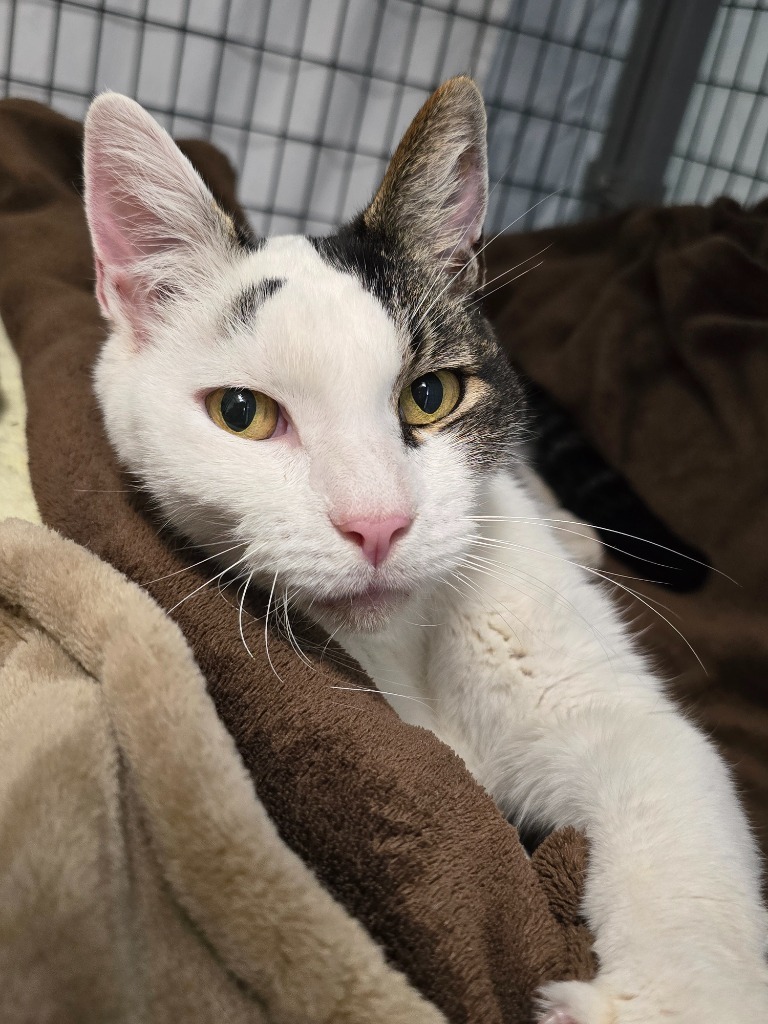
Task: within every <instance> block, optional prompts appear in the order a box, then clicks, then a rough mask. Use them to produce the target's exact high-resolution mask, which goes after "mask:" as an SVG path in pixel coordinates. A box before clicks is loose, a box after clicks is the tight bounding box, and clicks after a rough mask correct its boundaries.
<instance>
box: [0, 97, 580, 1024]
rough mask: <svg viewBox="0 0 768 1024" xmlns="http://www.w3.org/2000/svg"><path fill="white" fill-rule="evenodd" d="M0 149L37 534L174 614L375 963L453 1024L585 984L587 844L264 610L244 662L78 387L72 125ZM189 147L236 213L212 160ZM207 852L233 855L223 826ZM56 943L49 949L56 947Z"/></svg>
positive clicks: (5, 125)
mask: <svg viewBox="0 0 768 1024" xmlns="http://www.w3.org/2000/svg"><path fill="white" fill-rule="evenodd" d="M0 142H1V143H2V145H0V316H1V317H2V319H3V320H4V321H5V324H6V327H7V330H8V334H9V336H10V338H11V341H12V343H13V345H14V347H15V349H16V352H17V353H18V356H19V359H20V362H21V368H22V375H23V380H24V387H25V393H26V399H27V407H28V419H27V439H28V444H29V465H30V472H31V480H32V486H33V489H34V494H35V498H36V500H37V504H38V506H39V509H40V514H41V516H42V519H43V521H44V522H45V523H46V524H48V525H49V526H52V527H55V528H56V529H57V530H59V531H60V532H61V533H62V534H64V535H65V536H66V537H69V538H71V539H73V540H75V541H78V542H79V543H81V544H82V545H84V546H85V547H87V548H89V549H90V551H92V552H94V553H96V554H98V555H99V556H100V557H101V558H103V559H105V560H106V561H108V562H110V563H111V564H112V565H113V566H115V567H117V568H118V569H120V570H121V571H122V572H124V573H125V574H126V575H127V576H128V577H129V578H131V579H132V580H135V581H136V582H138V583H139V584H141V585H143V586H144V587H145V588H146V589H147V591H149V593H150V594H151V595H152V596H153V597H154V598H155V600H156V601H157V602H158V604H159V605H160V606H161V607H162V608H164V609H166V610H168V612H169V614H170V615H171V617H172V618H173V619H174V620H175V622H176V623H178V625H179V626H180V627H181V629H182V631H183V633H184V635H185V636H186V638H187V640H188V642H189V643H190V645H191V648H192V650H193V652H194V655H195V657H196V660H197V663H198V665H199V666H200V669H201V670H202V672H203V674H204V676H205V678H206V681H207V688H208V692H209V694H210V696H211V698H212V700H213V704H214V706H215V707H216V710H217V712H218V715H219V717H220V719H221V721H222V723H223V725H224V726H225V727H226V729H227V730H228V732H229V734H230V735H231V737H232V738H233V740H234V743H235V745H236V747H237V750H238V752H239V755H240V757H241V759H242V762H243V765H244V767H245V770H246V771H247V772H248V774H249V776H250V779H251V780H252V782H253V784H254V785H255V789H256V792H257V793H258V795H259V797H260V799H261V801H262V803H263V805H264V807H265V808H266V811H267V812H268V814H269V815H270V817H271V819H272V821H273V822H274V823H275V826H276V827H277V829H278V832H279V834H280V836H281V838H282V839H283V840H284V841H285V843H287V845H288V846H289V847H290V848H291V849H292V850H293V851H294V852H295V853H297V854H298V855H299V856H300V857H301V858H302V859H303V861H304V862H305V863H306V864H307V865H308V866H309V867H310V868H311V869H312V871H313V872H314V874H315V876H316V877H317V878H318V879H319V881H320V882H321V883H322V885H324V886H325V887H326V889H327V890H328V891H329V893H331V894H332V895H333V897H334V898H335V899H336V900H337V901H338V902H339V903H340V904H341V905H343V906H344V907H345V908H346V910H347V911H348V912H349V913H350V914H351V915H353V916H354V917H355V918H356V919H357V920H358V921H359V922H361V923H362V924H363V925H364V927H365V928H366V930H367V932H368V933H369V934H370V935H371V936H372V938H373V939H374V940H375V941H376V942H377V943H378V944H379V945H380V947H381V948H382V950H383V953H384V955H385V957H386V959H387V961H388V962H389V963H390V964H391V965H392V966H394V967H396V968H398V969H400V970H401V971H402V972H404V973H405V974H406V975H407V976H408V978H409V979H410V981H411V982H412V984H413V985H414V986H415V987H416V988H417V989H419V990H420V991H421V992H422V993H423V994H424V995H425V996H426V997H427V998H428V999H429V1000H430V1001H432V1002H433V1003H434V1004H435V1005H436V1006H438V1007H439V1008H440V1010H441V1011H442V1012H443V1013H444V1014H445V1016H446V1017H447V1018H448V1019H449V1020H450V1021H452V1022H455V1024H461V1022H465V1021H482V1022H483V1024H501V1022H507V1024H523V1022H525V1021H527V1020H529V1019H530V1013H531V1004H532V997H533V993H534V992H535V989H536V987H537V986H538V985H539V984H540V983H541V982H542V981H543V980H545V979H549V978H565V977H576V978H588V977H590V976H591V975H592V973H593V972H594V969H595V965H594V962H593V959H592V955H591V951H590V941H589V935H588V934H587V932H586V930H585V928H584V926H583V923H582V922H581V921H580V920H579V917H578V907H579V898H580V886H581V879H582V876H583V868H584V864H585V857H586V849H585V844H584V842H583V840H581V839H580V837H579V836H577V835H576V834H574V833H572V832H567V831H566V832H563V833H556V834H554V835H552V836H550V837H548V838H547V839H546V840H545V841H544V842H543V843H542V844H541V845H540V846H539V847H538V848H537V849H536V851H535V853H534V855H533V857H532V858H530V859H529V858H528V856H527V855H526V852H525V850H524V849H523V847H522V845H521V844H520V841H519V839H518V837H517V833H516V832H515V830H514V829H513V828H512V827H511V826H510V825H509V824H508V823H507V822H506V821H505V820H504V819H503V818H502V816H501V815H500V813H499V812H498V810H497V809H496V808H495V806H494V805H493V803H492V802H491V800H490V799H489V798H488V797H487V795H486V794H485V793H484V792H483V791H482V790H481V789H479V787H478V786H477V785H476V784H475V783H474V781H473V780H472V779H471V777H470V776H469V774H468V773H467V771H466V770H465V768H464V765H463V764H462V763H461V762H460V760H459V759H458V758H457V757H456V756H455V755H454V754H453V753H452V752H451V751H450V750H449V749H448V748H447V747H445V746H443V745H442V744H441V743H440V742H439V741H438V740H437V739H436V738H435V737H434V736H433V735H432V734H431V733H428V732H427V731H425V730H422V729H417V728H413V727H410V726H407V725H405V724H404V723H402V722H401V721H400V720H399V719H398V718H397V716H396V715H395V714H394V712H393V711H392V710H391V709H390V708H389V706H388V705H387V704H386V702H385V701H384V700H383V698H381V697H380V696H379V695H378V694H376V693H375V691H373V690H372V689H371V687H370V683H369V681H368V680H367V679H365V678H364V677H363V676H362V674H361V673H359V671H355V670H354V668H351V667H348V666H344V665H340V664H339V663H338V660H337V654H338V652H336V653H334V652H333V649H332V648H329V651H330V656H329V657H326V658H321V654H322V651H323V650H324V645H323V644H317V645H316V646H311V645H310V643H309V642H307V643H306V644H305V650H306V654H307V659H308V662H309V663H307V662H305V661H302V660H301V659H299V658H298V656H297V654H296V653H295V651H294V650H293V648H292V647H291V645H290V644H289V643H288V642H287V640H286V639H285V637H284V636H282V635H281V634H280V632H279V631H278V630H275V629H273V628H272V625H271V624H270V626H269V627H268V628H267V630H266V632H265V629H264V619H263V616H264V612H265V606H266V599H264V600H263V601H262V600H261V599H256V598H255V599H254V602H253V604H252V606H251V607H249V608H248V609H247V610H248V615H247V617H246V621H245V635H246V639H247V641H248V647H249V648H250V651H248V650H246V648H245V647H244V645H243V643H242V642H241V639H240V635H239V630H238V615H237V607H236V603H235V600H234V597H233V595H231V594H229V593H227V592H226V591H225V592H223V593H222V592H220V591H219V590H218V589H217V586H216V585H215V584H213V585H207V584H208V581H209V580H210V577H211V575H212V573H210V572H206V567H205V566H199V565H196V563H197V562H198V561H199V559H200V557H201V556H200V555H199V554H195V553H194V552H193V551H190V550H188V549H187V548H186V547H185V545H184V544H183V543H181V542H180V541H179V539H178V538H175V537H173V536H169V535H166V534H164V533H162V532H161V531H160V530H159V527H158V524H157V523H156V522H155V520H154V519H153V517H152V515H151V510H150V509H148V508H147V504H146V500H145V497H144V496H143V495H142V494H141V493H140V492H139V491H138V490H137V488H136V487H135V485H134V484H133V483H132V482H131V481H130V480H128V479H126V478H125V477H124V476H123V475H122V474H121V472H120V470H119V468H118V467H117V465H116V464H115V461H114V459H113V456H112V454H111V451H110V449H109V447H108V444H107V441H106V438H105V436H104V432H103V429H102V426H101V423H100V418H99V413H98V410H97V407H96V404H95V401H94V397H93V394H92V391H91V387H90V369H91V366H92V364H93V360H94V358H95V355H96V353H97V351H98V349H99V346H100V344H101V343H102V341H103V339H104V337H105V325H104V324H103V323H102V321H101V319H100V317H99V313H98V309H97V306H96V302H95V299H94V297H93V270H92V265H91V253H90V248H89V243H88V236H87V231H86V225H85V219H84V214H83V208H82V201H81V196H80V191H79V190H80V185H81V167H80V147H81V127H80V125H78V124H76V123H75V122H73V121H70V120H68V119H66V118H64V117H61V116H59V115H57V114H54V113H53V112H51V111H49V110H46V109H45V108H43V107H41V106H38V105H36V104H33V103H30V102H26V101H4V102H3V103H0ZM185 149H186V152H187V153H188V155H189V156H190V157H191V158H192V160H193V162H195V163H196V164H197V166H198V167H199V168H200V170H201V172H202V173H203V175H204V177H205V178H206V179H207V180H208V182H209V184H210V185H211V187H212V189H213V191H214V192H215V193H217V194H218V195H219V196H220V197H221V199H222V201H223V202H224V204H225V205H226V206H227V207H228V208H230V209H231V210H233V212H234V213H235V214H237V210H236V205H235V200H234V181H233V177H232V173H231V170H230V168H229V166H228V165H227V163H226V161H225V160H224V159H223V157H221V155H220V154H218V153H217V152H216V151H215V150H213V149H212V148H211V147H208V146H206V145H204V144H202V143H197V144H188V145H187V146H186V147H185ZM265 638H266V639H267V640H268V642H269V652H268V653H269V657H267V651H266V648H265ZM306 639H307V641H311V637H306ZM142 664H143V663H142ZM153 735H155V736H157V742H158V743H162V737H161V736H160V735H158V734H156V733H155V734H153ZM194 749H195V747H194V745H193V748H192V752H194ZM186 763H187V764H192V763H193V761H192V762H190V761H189V760H187V762H186ZM187 824H188V829H189V840H190V842H192V841H193V839H194V836H195V830H194V820H193V819H192V820H190V821H188V823H187ZM219 842H220V849H221V851H222V853H226V851H227V849H228V844H229V842H230V835H229V833H228V832H227V831H226V830H223V831H222V833H221V835H220V839H219ZM209 849H210V848H209ZM230 884H235V880H230V879H228V877H227V876H226V875H223V876H221V885H222V886H225V887H226V886H229V885H230ZM219 923H220V927H221V929H222V931H223V932H226V931H227V929H228V928H229V927H230V926H231V928H232V933H231V935H229V936H228V938H229V941H230V942H231V943H232V945H231V946H230V949H231V950H232V955H233V957H234V956H235V955H236V950H235V948H234V947H235V946H236V944H237V938H238V935H239V934H240V932H239V931H238V928H239V916H238V914H234V915H233V919H232V921H226V920H220V922H219ZM51 934H52V935H53V938H52V945H53V947H54V948H55V947H56V945H57V944H58V943H59V942H64V941H66V938H65V936H63V935H57V934H56V933H51ZM275 955H276V956H280V955H282V952H281V949H280V948H277V949H276V950H275ZM243 956H247V953H246V952H245V950H244V951H243ZM359 1019H361V1020H362V1019H366V1020H367V1019H368V1018H366V1017H364V1016H361V1017H360V1018H359Z"/></svg>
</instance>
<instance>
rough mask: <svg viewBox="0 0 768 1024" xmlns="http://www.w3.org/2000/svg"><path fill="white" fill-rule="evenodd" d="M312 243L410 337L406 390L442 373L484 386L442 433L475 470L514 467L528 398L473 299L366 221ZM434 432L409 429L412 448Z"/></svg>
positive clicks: (407, 441) (405, 439)
mask: <svg viewBox="0 0 768 1024" xmlns="http://www.w3.org/2000/svg"><path fill="white" fill-rule="evenodd" d="M309 241H310V242H311V244H312V245H313V246H314V247H315V249H316V250H317V252H318V254H319V255H320V256H321V257H322V258H323V259H324V260H325V261H326V262H327V263H329V264H330V265H331V266H332V267H334V268H335V269H336V270H339V271H341V272H342V273H347V274H352V275H353V276H354V277H356V278H357V279H358V280H359V282H360V284H361V285H362V286H363V287H364V288H365V289H366V290H367V291H369V292H370V293H371V294H372V295H373V296H374V297H375V298H377V299H378V300H379V302H380V303H381V304H382V306H383V307H384V309H385V310H386V311H387V313H388V315H389V316H390V318H391V319H392V320H393V322H394V323H395V324H397V325H398V326H399V327H400V329H401V330H402V331H403V332H404V333H405V334H406V336H407V337H408V340H409V346H408V351H407V352H406V353H405V360H404V365H403V368H402V373H401V376H400V379H399V381H398V383H397V385H396V387H397V388H398V389H399V388H402V387H405V386H407V385H408V384H409V383H410V382H411V381H412V380H414V379H415V378H416V377H419V376H420V375H422V374H424V373H429V372H432V371H434V370H438V369H451V370H454V371H455V372H457V373H459V375H460V376H461V377H462V379H464V378H472V377H476V378H479V379H480V380H481V381H482V383H483V395H482V397H481V398H479V399H478V400H477V401H476V402H475V403H474V404H471V405H468V408H467V409H466V410H462V407H461V403H460V404H459V406H458V407H457V412H458V415H457V416H455V417H453V416H452V417H450V418H449V420H448V422H446V423H445V424H439V425H438V429H439V430H445V431H447V432H448V431H449V432H451V433H452V434H453V435H454V436H455V437H456V438H457V440H459V441H460V443H461V444H462V447H463V448H464V449H465V451H466V452H467V453H468V457H469V458H470V459H471V461H472V462H473V463H474V464H475V465H477V466H481V467H483V468H487V469H488V470H492V469H494V468H497V467H500V466H506V465H509V463H510V461H511V460H512V459H514V457H515V453H516V451H517V449H518V446H519V443H520V427H521V422H522V415H521V414H522V410H523V407H524V403H523V401H522V393H521V389H520V385H519V382H518V378H517V375H516V374H515V372H514V370H513V369H512V367H511V366H510V364H509V361H508V360H507V358H506V356H505V355H504V354H503V353H502V352H501V350H500V348H499V346H498V344H497V342H496V339H495V337H494V334H493V329H492V328H491V326H490V324H489V323H488V321H487V320H486V319H485V317H484V316H483V315H482V312H481V311H480V309H479V308H478V306H477V305H475V304H474V303H473V298H474V296H473V294H472V293H469V294H468V295H467V294H461V293H457V292H456V291H454V290H453V289H452V288H450V287H447V288H446V287H445V285H446V280H445V278H443V277H442V276H441V275H440V274H439V273H436V271H437V269H438V268H437V267H436V266H435V264H434V263H432V262H430V263H429V264H428V265H427V264H425V263H424V262H423V259H421V258H419V256H418V255H414V254H413V253H412V252H411V251H410V250H409V249H408V248H407V247H406V245H405V243H404V241H403V240H402V239H401V238H400V237H399V236H397V235H395V234H393V233H388V232H386V231H384V230H381V229H371V228H369V227H368V226H367V225H366V224H365V222H364V220H363V217H362V216H358V217H356V218H355V219H354V220H353V221H351V222H350V223H349V224H347V225H346V226H344V227H343V228H341V230H340V231H339V232H338V233H337V234H335V235H330V236H328V237H324V238H310V239H309ZM468 392H469V389H468V388H467V393H468ZM463 397H464V395H463V396H462V400H463ZM394 398H395V400H397V395H395V396H394ZM426 433H427V432H426V431H424V430H421V429H419V428H418V427H413V426H409V425H408V424H406V423H402V436H403V443H404V444H405V445H406V446H407V447H408V448H418V447H419V446H420V445H421V444H422V443H423V442H424V440H425V439H426Z"/></svg>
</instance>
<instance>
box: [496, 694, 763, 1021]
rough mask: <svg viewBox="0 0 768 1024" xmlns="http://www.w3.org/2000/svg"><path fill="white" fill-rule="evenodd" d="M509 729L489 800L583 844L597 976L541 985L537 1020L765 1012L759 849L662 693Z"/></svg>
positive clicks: (702, 1017)
mask: <svg viewBox="0 0 768 1024" xmlns="http://www.w3.org/2000/svg"><path fill="white" fill-rule="evenodd" d="M513 729H514V733H513V735H514V736H515V737H516V740H515V741H514V742H513V743H511V744H510V745H509V747H508V748H507V752H506V753H505V755H504V756H503V757H502V758H501V760H500V761H498V762H497V763H496V765H495V766H493V775H494V776H495V777H492V778H491V779H489V781H490V782H491V784H492V785H493V787H494V796H495V797H496V799H497V800H498V802H499V803H500V804H501V805H502V806H503V807H505V809H508V810H509V809H512V808H517V810H518V811H519V812H521V813H522V814H523V816H524V817H525V816H529V817H530V818H531V819H532V820H534V821H536V822H537V823H538V824H544V825H546V826H548V827H558V826H562V825H573V826H575V827H576V828H578V829H581V830H582V831H584V832H585V833H586V835H587V836H588V838H589V841H590V857H589V867H588V873H587V879H586V890H585V896H584V903H583V910H584V914H585V917H586V919H587V921H588V923H589V925H590V927H591V928H592V931H593V933H594V935H595V951H596V953H597V955H598V959H599V962H600V970H599V974H598V976H597V978H596V980H595V981H594V982H591V983H586V984H585V983H578V982H564V983H563V982H561V983H555V984H551V985H549V986H545V987H544V989H543V990H542V998H543V1000H544V1007H545V1009H544V1010H543V1011H542V1015H541V1018H540V1019H541V1020H542V1021H546V1022H547V1024H571V1022H572V1024H603V1022H605V1024H656V1022H658V1024H662V1022H664V1024H737V1022H741V1021H743V1022H745V1024H746V1022H752V1021H755V1022H756V1021H768V970H767V969H766V961H765V951H766V935H767V934H768V930H767V928H766V915H765V911H764V909H763V907H762V904H761V898H760V884H759V864H758V857H757V854H756V850H755V846H754V843H753V840H752V837H751V835H750V833H749V828H748V825H747V823H746V821H745V818H744V815H743V813H742V811H741V808H740V806H739V804H738V801H737V798H736V794H735V792H734V789H733V786H732V783H731V780H730V778H729V774H728V771H727V769H726V768H725V765H724V764H723V763H722V761H721V760H720V758H719V756H718V755H717V753H716V752H715V750H714V749H713V747H712V746H711V744H710V743H709V742H708V741H707V740H706V739H705V738H704V737H703V736H702V735H701V734H700V733H699V732H698V731H697V730H695V729H694V728H693V727H692V726H691V725H690V724H689V723H688V722H687V721H686V720H685V719H684V718H683V717H682V716H681V715H679V714H678V713H677V712H676V711H675V710H674V708H672V706H671V705H670V704H669V703H668V702H667V701H666V700H665V699H664V698H662V697H657V698H655V699H645V700H644V699H642V698H640V697H637V696H635V697H633V698H632V699H631V700H624V701H622V700H619V701H617V702H616V703H615V704H614V705H613V706H605V705H597V706H595V707H586V708H584V709H582V710H580V711H574V712H573V713H571V714H567V715H564V716H560V717H559V718H558V719H557V720H551V721H544V720H541V721H539V722H531V723H530V724H529V727H528V728H527V729H523V730H521V729H520V723H519V721H518V722H517V723H515V725H514V727H513ZM510 732H512V729H511V730H510ZM504 762H506V763H504ZM486 765H487V766H490V765H489V762H487V761H486Z"/></svg>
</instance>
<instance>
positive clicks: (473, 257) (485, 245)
mask: <svg viewBox="0 0 768 1024" xmlns="http://www.w3.org/2000/svg"><path fill="white" fill-rule="evenodd" d="M561 191H562V190H561V189H556V190H555V191H554V192H550V193H549V195H546V196H544V197H543V198H542V199H539V201H538V202H536V203H534V204H533V206H530V207H529V208H528V209H527V210H525V212H524V213H521V214H520V215H519V216H518V217H515V219H514V220H511V221H510V222H509V224H507V225H505V226H504V227H503V228H502V229H501V231H497V232H496V234H495V235H493V236H492V237H491V238H489V239H488V241H487V242H484V243H483V245H481V246H480V248H479V249H478V250H477V252H473V253H472V255H471V256H470V257H469V259H467V260H465V262H464V263H463V264H462V265H461V266H460V267H459V268H458V270H457V271H456V272H455V273H454V274H452V275H451V277H450V278H449V279H448V283H447V284H445V285H444V286H443V288H441V290H440V291H439V292H438V293H437V295H436V296H435V298H434V299H433V300H432V302H431V304H430V305H429V306H428V307H427V309H426V310H425V311H424V313H422V315H421V317H420V318H419V320H418V323H417V324H416V328H415V329H418V328H419V327H420V326H421V325H422V324H423V323H424V320H425V318H426V317H427V315H428V314H429V312H430V310H431V309H433V308H434V306H435V304H436V303H437V302H438V301H439V299H440V298H441V297H442V296H443V295H444V294H445V292H446V291H448V289H449V288H450V287H451V286H452V285H453V283H454V281H455V280H456V278H457V277H458V276H459V274H461V273H462V272H463V271H464V270H466V268H467V267H468V266H469V264H470V263H471V262H472V260H476V259H478V258H479V257H480V255H481V254H482V253H483V252H484V251H485V249H487V248H488V246H489V245H490V244H491V242H495V241H496V239H497V238H498V237H499V236H500V235H503V234H504V232H505V231H509V229H510V228H512V227H514V226H515V224H517V222H518V221H520V220H522V219H523V217H526V216H527V215H528V214H529V213H531V211H533V210H535V209H536V207H537V206H541V204H542V203H545V202H546V201H547V200H548V199H552V197H553V196H556V195H558V194H559V193H560V192H561ZM457 248H458V243H457V245H456V246H454V248H453V251H452V252H451V256H453V255H454V253H455V252H456V249H457ZM531 258H532V259H533V257H531Z"/></svg>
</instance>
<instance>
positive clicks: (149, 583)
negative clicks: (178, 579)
mask: <svg viewBox="0 0 768 1024" xmlns="http://www.w3.org/2000/svg"><path fill="white" fill-rule="evenodd" d="M191 546H192V545H188V547H191ZM239 547H242V545H241V544H233V545H232V547H229V548H226V549H225V550H224V551H217V552H216V553H215V554H213V555H208V557H207V558H201V559H200V561H199V562H193V563H192V565H185V566H184V567H183V568H182V569H176V570H175V571H174V572H169V573H166V575H165V576H158V577H157V578H156V579H154V580H147V582H146V583H143V584H142V586H144V587H151V586H152V585H153V584H154V583H160V581H161V580H169V579H170V578H171V577H172V576H178V575H179V573H182V572H189V570H190V569H196V568H197V567H198V565H203V564H204V563H205V562H210V561H211V559H213V558H221V556H222V555H228V554H229V552H230V551H236V550H237V548H239Z"/></svg>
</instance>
